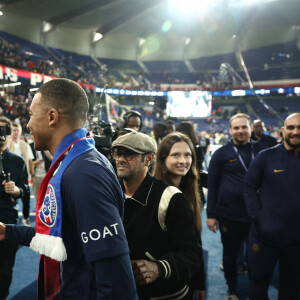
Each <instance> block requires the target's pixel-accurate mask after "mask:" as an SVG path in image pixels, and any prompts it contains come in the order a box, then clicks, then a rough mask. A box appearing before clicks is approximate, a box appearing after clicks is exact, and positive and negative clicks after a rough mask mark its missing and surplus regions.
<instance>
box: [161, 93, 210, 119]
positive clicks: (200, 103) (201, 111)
mask: <svg viewBox="0 0 300 300" xmlns="http://www.w3.org/2000/svg"><path fill="white" fill-rule="evenodd" d="M211 106H212V94H211V92H210V91H170V92H168V101H167V111H166V113H167V116H169V117H175V118H188V117H192V118H197V117H198V118H202V117H203V118H205V117H209V116H210V115H211Z"/></svg>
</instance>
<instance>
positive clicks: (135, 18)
mask: <svg viewBox="0 0 300 300" xmlns="http://www.w3.org/2000/svg"><path fill="white" fill-rule="evenodd" d="M0 10H1V11H2V12H3V15H2V16H0V18H1V20H0V30H3V31H7V32H9V33H11V34H15V35H18V36H21V37H23V38H26V39H29V40H31V41H33V42H38V43H47V45H49V46H52V47H57V48H62V49H65V50H68V51H74V52H78V53H82V54H90V53H91V48H93V51H94V53H95V55H96V56H98V57H99V56H101V57H107V58H121V59H137V58H138V59H141V60H159V59H170V60H182V59H186V58H199V57H201V56H207V55H214V54H222V53H228V52H234V51H236V49H237V48H240V49H241V50H245V49H252V48H258V47H262V46H268V45H272V44H276V43H282V42H287V41H291V40H295V39H298V40H300V1H299V0H0ZM96 33H100V34H101V35H102V38H101V39H100V40H98V41H97V42H96V43H95V41H96V40H95V38H99V37H101V35H99V34H98V35H96Z"/></svg>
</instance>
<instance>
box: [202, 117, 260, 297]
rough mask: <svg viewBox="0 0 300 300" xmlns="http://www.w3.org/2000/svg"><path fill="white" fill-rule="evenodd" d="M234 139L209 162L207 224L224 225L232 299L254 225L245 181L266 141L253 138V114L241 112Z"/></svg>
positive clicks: (213, 228)
mask: <svg viewBox="0 0 300 300" xmlns="http://www.w3.org/2000/svg"><path fill="white" fill-rule="evenodd" d="M230 134H231V136H232V140H231V141H229V142H228V143H227V144H226V145H224V146H223V147H221V148H220V149H218V150H217V151H216V152H215V153H214V155H213V156H212V159H211V161H210V165H209V171H208V199H207V226H208V228H209V229H210V230H211V231H213V232H216V231H217V229H218V228H220V232H221V240H222V244H223V265H224V275H225V278H226V283H227V285H228V298H227V299H228V300H237V299H238V296H237V257H238V251H239V249H240V248H241V246H242V244H243V241H244V240H245V239H246V238H247V236H248V232H249V226H250V219H249V217H248V214H247V211H246V206H245V201H244V197H243V182H244V177H245V175H246V173H247V171H248V167H249V165H250V163H251V161H252V160H253V158H254V156H255V155H256V154H257V153H258V152H259V151H260V150H262V149H264V148H265V146H264V145H261V144H258V143H255V142H253V141H251V140H250V135H251V128H250V118H249V116H248V115H246V114H237V115H234V116H233V117H232V118H231V119H230Z"/></svg>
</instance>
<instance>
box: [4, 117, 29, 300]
mask: <svg viewBox="0 0 300 300" xmlns="http://www.w3.org/2000/svg"><path fill="white" fill-rule="evenodd" d="M10 134H11V122H10V120H9V119H7V118H5V117H2V116H1V117H0V153H1V155H0V156H1V157H0V158H1V159H0V173H1V184H0V222H3V223H5V224H17V223H18V205H17V201H16V199H18V198H20V197H22V196H23V195H24V191H26V189H27V183H28V176H27V171H26V166H25V162H24V160H23V158H21V157H19V156H17V155H15V154H13V153H11V152H10V151H9V149H8V141H7V138H8V136H9V135H10ZM17 249H18V245H17V244H16V243H13V242H9V241H1V242H0V282H1V284H0V299H5V298H6V297H7V296H8V294H9V286H10V284H11V280H12V269H13V266H14V262H15V255H16V252H17Z"/></svg>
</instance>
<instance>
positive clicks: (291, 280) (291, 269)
mask: <svg viewBox="0 0 300 300" xmlns="http://www.w3.org/2000/svg"><path fill="white" fill-rule="evenodd" d="M296 230H298V229H296ZM277 261H279V292H278V300H299V299H300V249H280V248H277V247H272V246H269V245H266V244H264V243H262V242H260V241H258V240H257V239H256V238H255V237H254V235H253V234H252V232H251V231H250V234H249V247H248V264H249V277H250V286H249V299H250V300H268V299H269V298H268V289H269V285H270V282H271V280H272V276H273V272H274V268H275V265H276V263H277Z"/></svg>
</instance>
